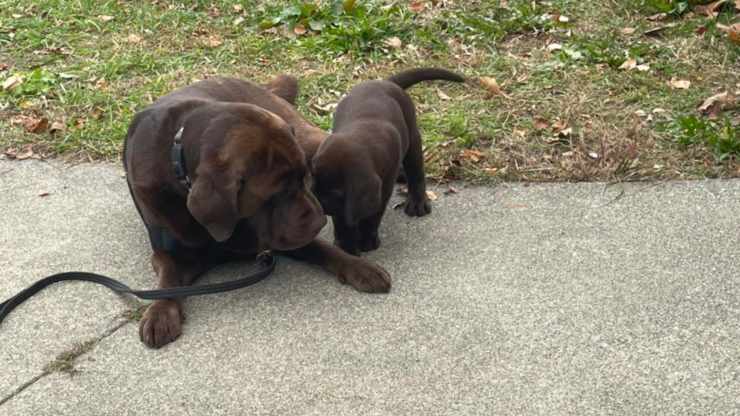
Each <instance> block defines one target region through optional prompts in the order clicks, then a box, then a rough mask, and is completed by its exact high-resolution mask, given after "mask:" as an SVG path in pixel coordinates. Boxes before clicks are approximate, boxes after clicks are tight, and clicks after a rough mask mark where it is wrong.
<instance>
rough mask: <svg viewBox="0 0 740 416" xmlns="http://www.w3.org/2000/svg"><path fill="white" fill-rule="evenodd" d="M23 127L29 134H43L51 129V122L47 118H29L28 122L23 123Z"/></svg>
mask: <svg viewBox="0 0 740 416" xmlns="http://www.w3.org/2000/svg"><path fill="white" fill-rule="evenodd" d="M23 127H24V128H25V129H26V131H27V132H29V133H36V134H38V133H43V132H44V131H46V129H47V128H49V120H48V119H47V118H46V117H41V118H35V117H28V119H27V121H26V122H24V123H23Z"/></svg>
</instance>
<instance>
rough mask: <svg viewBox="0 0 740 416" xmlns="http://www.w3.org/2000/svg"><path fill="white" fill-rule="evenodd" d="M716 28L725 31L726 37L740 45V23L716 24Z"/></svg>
mask: <svg viewBox="0 0 740 416" xmlns="http://www.w3.org/2000/svg"><path fill="white" fill-rule="evenodd" d="M717 29H719V30H721V31H723V32H727V37H728V38H729V39H730V41H732V42H733V43H734V44H736V45H740V23H735V24H733V25H730V26H725V25H722V24H719V23H718V24H717Z"/></svg>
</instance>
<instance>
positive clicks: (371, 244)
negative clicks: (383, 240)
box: [360, 234, 380, 251]
mask: <svg viewBox="0 0 740 416" xmlns="http://www.w3.org/2000/svg"><path fill="white" fill-rule="evenodd" d="M378 247H380V238H378V234H371V235H367V236H363V237H362V238H361V239H360V251H373V250H377V249H378Z"/></svg>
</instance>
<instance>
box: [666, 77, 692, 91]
mask: <svg viewBox="0 0 740 416" xmlns="http://www.w3.org/2000/svg"><path fill="white" fill-rule="evenodd" d="M668 84H669V85H670V86H671V87H673V88H675V89H679V90H687V89H689V87H690V86H691V81H689V80H686V79H677V78H671V80H670V81H669V82H668Z"/></svg>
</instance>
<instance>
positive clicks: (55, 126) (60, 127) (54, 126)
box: [49, 121, 67, 134]
mask: <svg viewBox="0 0 740 416" xmlns="http://www.w3.org/2000/svg"><path fill="white" fill-rule="evenodd" d="M66 128H67V126H65V125H64V123H62V122H61V121H55V122H53V123H51V127H49V133H51V134H54V133H56V132H58V131H64V130H65V129H66Z"/></svg>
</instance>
